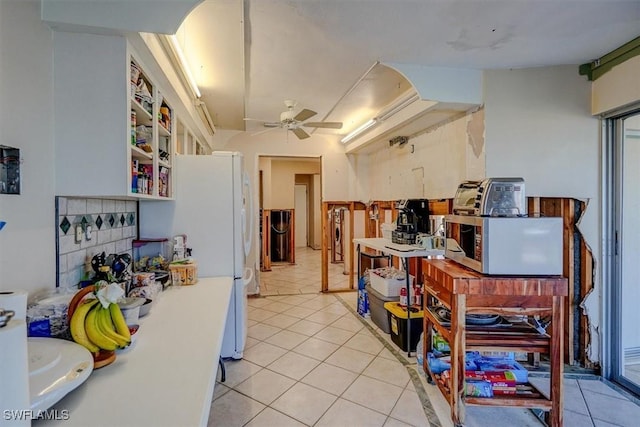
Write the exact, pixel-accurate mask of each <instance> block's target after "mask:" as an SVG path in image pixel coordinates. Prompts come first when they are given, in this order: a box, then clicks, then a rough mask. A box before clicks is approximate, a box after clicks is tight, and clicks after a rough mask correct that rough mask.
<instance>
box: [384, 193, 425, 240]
mask: <svg viewBox="0 0 640 427" xmlns="http://www.w3.org/2000/svg"><path fill="white" fill-rule="evenodd" d="M396 207H397V208H398V219H397V221H396V229H395V231H393V232H392V234H391V241H392V242H393V243H399V244H404V245H413V244H415V243H416V238H417V237H418V234H429V231H430V230H429V224H430V222H429V201H428V200H426V199H409V200H400V201H398V202H397V205H396Z"/></svg>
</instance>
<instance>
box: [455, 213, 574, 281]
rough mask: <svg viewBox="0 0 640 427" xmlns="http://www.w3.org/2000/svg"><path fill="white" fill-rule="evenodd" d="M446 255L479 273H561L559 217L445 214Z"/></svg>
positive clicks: (560, 226) (561, 235)
mask: <svg viewBox="0 0 640 427" xmlns="http://www.w3.org/2000/svg"><path fill="white" fill-rule="evenodd" d="M444 221H445V230H446V231H445V233H446V239H445V254H444V255H445V257H446V258H450V259H452V260H454V261H456V262H458V263H460V264H462V265H464V266H466V267H469V268H471V269H473V270H475V271H477V272H479V273H482V274H504V275H527V276H528V275H544V276H546V275H562V237H563V232H562V218H559V217H541V218H527V217H524V218H522V217H474V216H463V215H446V216H445V218H444Z"/></svg>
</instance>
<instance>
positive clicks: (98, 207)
mask: <svg viewBox="0 0 640 427" xmlns="http://www.w3.org/2000/svg"><path fill="white" fill-rule="evenodd" d="M56 212H57V213H58V215H57V218H56V219H57V224H58V227H56V233H57V235H58V238H57V239H56V242H57V248H56V254H57V262H58V268H57V271H58V282H57V283H58V286H61V287H74V286H76V285H77V284H78V283H79V282H80V281H81V280H82V279H83V278H84V276H85V273H87V272H92V271H93V270H92V269H91V258H92V257H93V256H94V255H96V254H100V253H102V252H105V253H106V254H107V255H109V254H112V253H115V254H121V253H124V252H128V253H129V254H130V255H131V256H133V254H132V249H131V241H132V240H134V239H136V238H137V235H136V233H137V222H138V218H137V202H135V201H130V200H126V201H125V200H112V199H88V198H77V197H56ZM77 225H80V226H81V229H82V236H81V240H80V242H79V243H78V242H77V240H76V228H77V227H76V226H77ZM87 226H91V233H90V235H91V238H90V239H87V234H86V230H87Z"/></svg>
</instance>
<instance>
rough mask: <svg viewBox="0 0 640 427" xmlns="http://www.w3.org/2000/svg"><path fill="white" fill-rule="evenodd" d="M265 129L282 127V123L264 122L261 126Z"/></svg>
mask: <svg viewBox="0 0 640 427" xmlns="http://www.w3.org/2000/svg"><path fill="white" fill-rule="evenodd" d="M262 125H263V126H264V127H266V128H279V127H282V123H280V122H264V123H263V124H262Z"/></svg>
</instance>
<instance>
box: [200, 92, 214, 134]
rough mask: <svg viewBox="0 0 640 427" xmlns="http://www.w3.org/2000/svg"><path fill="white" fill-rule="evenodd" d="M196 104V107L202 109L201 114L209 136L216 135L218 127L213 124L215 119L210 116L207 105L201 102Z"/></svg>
mask: <svg viewBox="0 0 640 427" xmlns="http://www.w3.org/2000/svg"><path fill="white" fill-rule="evenodd" d="M195 104H196V107H198V108H200V112H201V113H202V115H203V116H204V120H203V121H204V122H205V124H206V125H207V130H208V131H209V134H210V135H211V136H213V135H214V134H215V133H216V127H215V125H214V124H213V119H212V118H211V115H210V114H209V109H208V108H207V104H205V103H204V102H202V101H200V100H197V101H196V102H195Z"/></svg>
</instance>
